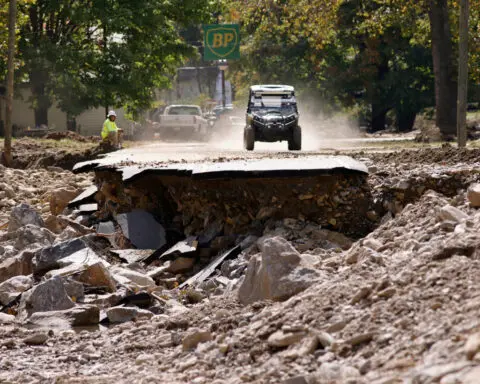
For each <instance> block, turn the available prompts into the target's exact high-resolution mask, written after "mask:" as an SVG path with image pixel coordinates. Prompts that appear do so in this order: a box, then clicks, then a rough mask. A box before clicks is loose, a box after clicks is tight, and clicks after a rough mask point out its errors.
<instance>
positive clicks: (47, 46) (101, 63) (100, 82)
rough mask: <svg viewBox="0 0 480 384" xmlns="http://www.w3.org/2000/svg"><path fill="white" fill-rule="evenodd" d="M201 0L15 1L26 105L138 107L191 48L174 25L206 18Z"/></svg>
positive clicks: (206, 4) (72, 111)
mask: <svg viewBox="0 0 480 384" xmlns="http://www.w3.org/2000/svg"><path fill="white" fill-rule="evenodd" d="M212 6H213V5H212V4H211V2H210V1H209V0H195V1H194V0H186V1H185V0H170V1H164V0H136V1H130V0H102V1H93V0H88V1H84V0H56V1H54V0H36V1H35V2H33V3H32V4H28V5H25V6H23V7H22V11H23V13H24V14H26V15H28V22H27V23H26V24H25V25H24V26H23V27H22V28H21V32H20V44H19V48H20V54H21V59H22V60H23V62H24V66H23V68H22V73H23V74H24V77H25V78H26V79H28V80H29V82H30V84H31V87H32V90H33V94H34V95H33V99H32V105H33V106H34V107H36V108H48V107H49V106H50V105H51V104H52V102H53V100H54V99H55V100H56V101H58V103H59V106H60V108H61V109H62V110H64V111H65V112H67V113H68V114H69V115H70V116H76V115H78V114H79V113H81V112H82V111H84V110H85V109H87V108H90V107H99V106H107V105H108V106H115V107H118V106H125V105H126V106H128V109H129V110H130V112H132V111H135V110H139V109H142V108H146V107H148V106H150V103H151V102H152V100H153V97H154V90H155V89H158V88H165V87H168V86H169V85H170V79H171V77H172V75H173V74H174V72H175V70H176V68H177V67H178V66H179V65H180V64H181V63H182V62H183V61H184V60H186V58H187V57H190V56H194V55H195V54H196V50H195V49H194V48H193V47H192V46H191V45H190V44H189V43H188V42H185V41H183V40H182V39H181V37H180V35H179V29H180V28H182V27H184V26H185V25H189V24H191V23H198V22H201V21H203V20H207V19H208V17H209V16H210V13H209V9H210V7H212Z"/></svg>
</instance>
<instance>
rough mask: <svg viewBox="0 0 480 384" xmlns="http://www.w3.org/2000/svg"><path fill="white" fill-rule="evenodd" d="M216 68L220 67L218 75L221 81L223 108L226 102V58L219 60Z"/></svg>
mask: <svg viewBox="0 0 480 384" xmlns="http://www.w3.org/2000/svg"><path fill="white" fill-rule="evenodd" d="M218 68H219V69H220V77H221V82H222V107H223V108H225V105H226V103H227V96H226V91H225V71H226V70H227V68H228V63H227V60H220V61H219V65H218Z"/></svg>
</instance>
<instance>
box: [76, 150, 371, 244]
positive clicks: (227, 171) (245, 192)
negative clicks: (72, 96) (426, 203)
mask: <svg viewBox="0 0 480 384" xmlns="http://www.w3.org/2000/svg"><path fill="white" fill-rule="evenodd" d="M90 170H93V171H94V172H95V184H96V186H97V188H98V192H97V193H96V194H95V199H96V202H97V203H98V206H99V209H100V211H101V214H100V216H102V217H103V218H105V219H107V218H109V217H111V216H116V215H117V214H119V213H124V212H130V211H131V210H133V209H142V210H146V211H148V212H150V213H152V214H154V215H155V216H157V217H158V218H159V219H160V222H161V223H162V224H163V225H164V226H165V227H166V228H168V229H175V230H176V231H180V232H181V233H183V234H184V235H185V236H192V235H193V236H199V237H204V238H209V239H210V240H213V238H215V237H217V236H221V235H222V236H239V235H248V234H257V235H260V234H261V233H263V230H264V228H265V226H268V225H269V223H270V222H271V221H272V220H283V219H285V218H293V219H299V220H308V221H310V222H313V223H316V224H318V225H321V226H322V227H324V228H328V229H331V230H335V231H338V232H342V233H344V234H347V235H349V236H351V237H354V238H359V237H363V236H365V235H366V234H367V233H369V232H370V231H371V230H372V228H373V226H374V222H373V221H372V220H369V219H368V214H367V213H368V212H369V210H371V208H372V198H371V193H370V191H369V186H368V185H367V175H368V171H367V168H366V167H365V165H363V164H362V163H360V162H358V161H355V160H353V159H351V158H349V157H345V156H338V157H333V156H323V157H315V158H313V157H312V158H298V159H288V160H283V159H278V160H274V159H269V160H257V161H249V162H246V161H230V162H216V163H202V164H195V163H190V164H188V163H187V164H185V163H184V164H173V165H157V166H148V165H147V166H145V165H140V166H132V165H127V166H124V165H122V164H119V165H107V166H102V165H99V164H98V163H96V162H87V163H82V164H79V165H77V166H76V167H75V171H76V172H82V171H90ZM85 202H86V200H84V199H80V200H77V201H75V202H72V204H71V207H75V206H78V205H80V204H82V203H85Z"/></svg>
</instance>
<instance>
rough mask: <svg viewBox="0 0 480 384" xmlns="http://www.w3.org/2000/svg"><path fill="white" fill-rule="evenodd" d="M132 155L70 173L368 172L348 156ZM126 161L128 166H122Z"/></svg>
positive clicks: (221, 174) (130, 177) (235, 175)
mask: <svg viewBox="0 0 480 384" xmlns="http://www.w3.org/2000/svg"><path fill="white" fill-rule="evenodd" d="M148 159H149V160H151V161H144V160H145V159H142V158H140V159H139V161H135V157H133V159H132V160H131V161H130V162H129V163H125V162H122V161H121V160H120V159H119V158H115V157H113V158H109V157H107V158H105V159H102V160H95V161H93V162H83V163H78V164H76V165H75V167H74V172H77V173H79V172H87V171H91V170H94V171H117V172H121V173H122V178H123V181H124V182H127V181H132V180H133V179H135V178H137V177H139V176H140V175H145V174H155V175H163V176H184V177H190V178H192V179H206V180H212V179H224V178H268V177H295V176H297V177H302V176H319V175H332V174H346V173H353V174H368V169H367V167H366V166H365V165H364V164H363V163H361V162H359V161H357V160H354V159H353V158H351V157H348V156H305V157H298V158H288V159H249V160H232V161H225V162H204V163H177V164H162V163H157V164H156V163H155V162H154V161H153V159H150V158H148ZM126 164H128V165H126Z"/></svg>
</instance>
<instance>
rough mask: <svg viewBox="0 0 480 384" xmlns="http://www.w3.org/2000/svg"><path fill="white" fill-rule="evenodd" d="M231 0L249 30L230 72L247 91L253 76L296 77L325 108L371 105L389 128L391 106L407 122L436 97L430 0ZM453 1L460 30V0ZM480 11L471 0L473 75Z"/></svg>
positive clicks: (371, 116)
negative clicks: (429, 12) (388, 119)
mask: <svg viewBox="0 0 480 384" xmlns="http://www.w3.org/2000/svg"><path fill="white" fill-rule="evenodd" d="M224 4H225V9H224V14H225V15H235V16H237V17H239V19H240V21H241V25H242V31H243V36H242V40H243V43H244V46H243V51H242V53H243V57H242V59H241V60H240V61H239V62H237V63H235V64H234V65H232V66H231V69H232V70H233V71H234V73H233V74H231V75H230V76H231V78H232V80H233V82H234V83H235V84H236V86H237V89H240V91H239V92H238V94H239V95H243V94H244V93H245V92H242V90H245V89H246V88H247V86H248V85H250V84H252V83H258V82H276V83H280V82H284V83H291V84H293V85H295V86H296V87H297V88H298V89H299V93H300V95H304V96H307V95H309V96H312V97H311V99H312V98H314V99H316V100H318V108H319V109H320V108H321V109H323V110H324V111H325V112H331V111H332V110H335V109H338V108H342V109H344V110H350V111H351V110H357V111H363V112H361V114H363V115H364V117H366V118H367V120H368V121H369V122H370V124H373V125H374V126H375V128H374V129H381V128H383V125H384V123H385V119H386V116H387V113H389V111H393V112H394V115H396V123H397V126H398V127H399V128H401V129H404V128H407V129H408V128H409V127H410V128H411V124H412V123H413V118H414V116H415V114H416V113H417V112H419V111H420V110H421V109H423V108H424V107H426V106H431V105H433V104H434V102H435V100H434V81H433V80H434V74H433V64H432V53H431V52H432V51H431V36H430V20H429V15H428V11H429V4H430V3H429V1H427V0H338V1H327V0H310V1H307V0H263V1H253V0H246V1H240V0H225V2H224ZM450 7H451V12H450V13H451V19H452V21H454V20H455V22H453V23H452V25H453V28H454V29H455V28H456V27H455V26H456V23H457V21H456V20H457V19H458V4H457V2H456V1H453V0H452V1H451V2H450ZM479 13H480V1H479V0H471V12H470V14H471V16H470V19H471V20H470V22H471V28H470V33H471V45H470V46H471V49H470V50H471V55H470V67H471V77H472V80H475V79H478V73H477V72H479V71H480V70H479V68H480V65H479V64H480V63H479V62H478V60H479V59H480V55H479V53H480V39H479V38H478V36H479V34H478V31H479V28H480V26H479V20H480V18H479ZM454 32H455V33H454V36H456V35H457V32H456V30H455V31H454Z"/></svg>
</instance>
